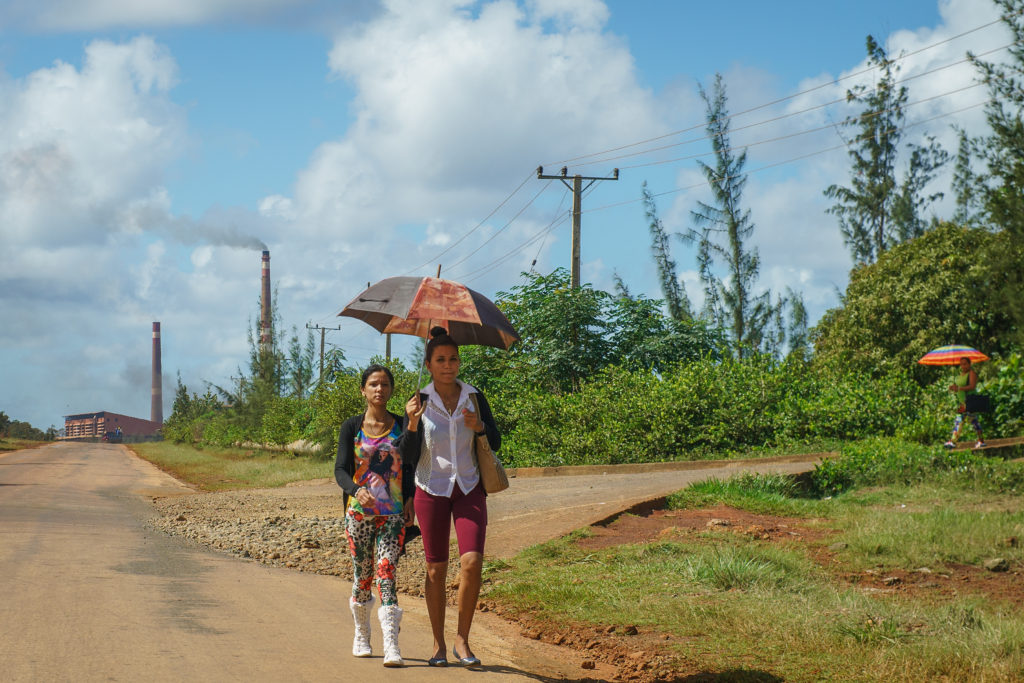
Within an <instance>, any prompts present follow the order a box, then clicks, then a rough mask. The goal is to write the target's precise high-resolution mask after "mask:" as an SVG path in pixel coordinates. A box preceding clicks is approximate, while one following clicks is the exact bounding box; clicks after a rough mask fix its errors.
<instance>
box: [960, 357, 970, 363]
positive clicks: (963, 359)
mask: <svg viewBox="0 0 1024 683" xmlns="http://www.w3.org/2000/svg"><path fill="white" fill-rule="evenodd" d="M964 361H967V362H968V363H970V362H971V357H970V356H960V362H961V363H963V362H964Z"/></svg>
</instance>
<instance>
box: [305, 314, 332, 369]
mask: <svg viewBox="0 0 1024 683" xmlns="http://www.w3.org/2000/svg"><path fill="white" fill-rule="evenodd" d="M306 329H307V330H320V377H323V376H324V335H326V334H327V330H340V329H341V325H338V326H337V327H321V326H319V325H310V324H309V323H306Z"/></svg>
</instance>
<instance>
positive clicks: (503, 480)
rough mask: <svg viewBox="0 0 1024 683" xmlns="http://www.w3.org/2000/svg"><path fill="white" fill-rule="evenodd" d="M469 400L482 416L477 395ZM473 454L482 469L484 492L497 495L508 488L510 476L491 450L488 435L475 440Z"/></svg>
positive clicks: (479, 435) (482, 435)
mask: <svg viewBox="0 0 1024 683" xmlns="http://www.w3.org/2000/svg"><path fill="white" fill-rule="evenodd" d="M469 399H470V400H471V401H472V402H473V409H474V410H475V411H476V414H477V415H479V414H480V404H479V403H477V400H476V394H470V395H469ZM473 453H474V454H475V455H476V465H477V467H478V468H479V469H480V480H481V481H482V482H483V483H484V491H486V492H487V493H497V492H499V491H504V490H505V489H507V488H508V475H507V474H505V468H504V467H502V466H501V460H498V454H497V453H495V452H494V451H493V450H491V444H490V442H489V441H488V440H487V435H486V434H478V435H476V437H475V438H474V439H473Z"/></svg>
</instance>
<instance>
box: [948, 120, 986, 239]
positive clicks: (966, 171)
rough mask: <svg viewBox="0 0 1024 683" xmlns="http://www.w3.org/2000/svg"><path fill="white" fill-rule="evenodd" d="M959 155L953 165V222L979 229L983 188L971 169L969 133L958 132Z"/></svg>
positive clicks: (959, 130)
mask: <svg viewBox="0 0 1024 683" xmlns="http://www.w3.org/2000/svg"><path fill="white" fill-rule="evenodd" d="M957 139H958V141H959V142H958V145H957V154H956V160H955V161H954V163H953V182H952V189H953V193H954V195H955V196H956V210H954V212H953V222H954V223H956V224H957V225H964V226H969V227H977V226H978V225H980V224H981V218H980V213H981V206H980V195H981V192H982V187H981V184H980V181H979V179H978V176H977V174H975V173H974V171H973V170H972V169H971V156H972V155H971V146H972V145H971V140H970V138H968V137H967V133H966V132H964V131H963V130H961V129H958V130H957Z"/></svg>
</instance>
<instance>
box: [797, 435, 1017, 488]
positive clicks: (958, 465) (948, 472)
mask: <svg viewBox="0 0 1024 683" xmlns="http://www.w3.org/2000/svg"><path fill="white" fill-rule="evenodd" d="M940 476H946V477H953V478H955V479H956V480H957V481H959V482H960V484H961V485H964V486H970V487H976V488H980V489H983V490H988V491H998V492H1001V493H1014V492H1020V491H1022V490H1024V467H1021V466H1020V465H1019V464H1018V463H1003V462H999V461H993V460H991V459H989V458H987V457H985V456H983V455H979V454H977V453H973V452H971V451H952V450H945V449H943V448H941V447H938V446H922V445H918V444H911V443H907V442H905V441H900V440H898V439H891V438H888V439H887V438H877V439H868V440H864V441H859V442H855V443H851V444H848V445H846V446H844V447H843V449H842V453H841V455H840V457H839V458H835V459H831V460H826V461H825V462H823V463H821V464H820V465H818V466H817V467H816V468H815V469H814V472H813V473H812V475H811V481H812V488H813V490H814V491H815V492H816V493H818V494H819V495H835V494H839V493H842V492H844V491H849V490H851V489H854V488H858V487H864V486H880V485H889V484H902V485H911V484H916V483H920V482H925V481H931V480H934V479H936V478H937V477H940Z"/></svg>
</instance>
